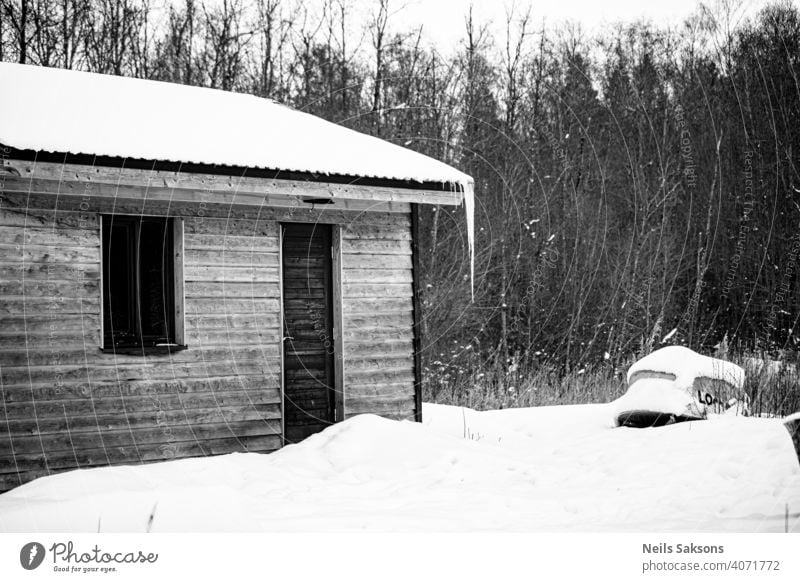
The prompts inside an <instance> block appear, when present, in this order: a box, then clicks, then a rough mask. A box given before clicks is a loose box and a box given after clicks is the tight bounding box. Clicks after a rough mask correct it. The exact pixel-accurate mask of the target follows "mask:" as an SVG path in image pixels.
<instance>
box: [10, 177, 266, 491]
mask: <svg viewBox="0 0 800 582" xmlns="http://www.w3.org/2000/svg"><path fill="white" fill-rule="evenodd" d="M37 200H38V201H39V202H40V203H41V204H40V206H41V208H39V209H36V208H35V207H32V204H34V205H35V203H36V201H37ZM108 202H109V201H105V200H101V199H97V198H86V199H73V200H70V199H69V198H68V197H67V198H61V199H60V200H58V201H56V200H55V198H54V197H52V198H47V197H43V198H36V197H35V196H34V197H27V199H26V200H25V203H24V205H23V204H22V200H21V199H20V198H19V197H18V196H17V195H15V194H14V193H13V192H11V193H9V191H8V189H6V190H5V191H4V192H3V193H2V196H0V293H2V300H1V301H0V380H1V381H2V384H0V491H5V490H7V489H10V488H12V487H14V486H16V485H19V484H21V483H24V482H27V481H29V480H31V479H33V478H36V477H38V476H42V475H47V474H50V473H53V472H58V471H64V470H69V469H74V468H78V467H94V466H102V465H108V464H116V463H125V464H132V463H147V462H151V461H158V460H163V459H172V458H181V457H191V456H202V455H211V454H224V453H230V452H235V451H257V452H268V451H273V450H276V449H277V448H279V447H280V446H281V394H280V349H281V345H280V328H279V297H280V280H279V268H278V267H279V264H278V257H279V254H278V248H279V244H280V243H279V236H278V222H277V221H276V220H274V213H272V214H271V216H270V217H268V218H266V219H262V218H261V217H260V216H259V215H257V214H253V213H248V215H247V216H246V217H242V216H237V208H238V207H224V212H223V211H221V210H220V209H219V208H217V207H216V206H215V205H205V204H203V205H194V206H195V208H193V209H190V208H188V207H187V206H184V207H183V210H184V211H185V213H184V214H183V215H182V216H184V217H185V219H184V268H183V271H184V272H183V275H184V294H185V305H184V307H185V341H186V343H187V345H188V349H186V350H182V351H176V352H173V353H172V354H164V355H148V356H142V355H123V354H116V355H115V354H110V353H104V352H102V351H101V350H100V349H99V346H100V327H101V321H102V315H101V281H100V276H101V275H100V271H101V269H100V248H101V244H100V243H101V241H100V220H99V215H100V214H102V213H105V212H112V211H117V212H125V210H124V209H129V210H134V207H135V206H137V203H130V202H126V201H125V200H122V199H120V200H118V201H117V202H118V203H115V204H114V205H112V206H110V205H109V204H108ZM112 202H113V201H112ZM150 208H151V209H152V210H153V211H154V212H153V214H156V215H157V214H159V212H158V211H159V210H160V211H161V212H162V213H163V214H167V215H172V216H181V214H179V213H175V212H174V211H175V208H170V209H169V211H167V208H166V207H165V206H152V205H151V206H150ZM140 209H141V208H140ZM131 213H132V214H136V212H131ZM206 214H212V215H216V216H206ZM267 214H269V213H267Z"/></svg>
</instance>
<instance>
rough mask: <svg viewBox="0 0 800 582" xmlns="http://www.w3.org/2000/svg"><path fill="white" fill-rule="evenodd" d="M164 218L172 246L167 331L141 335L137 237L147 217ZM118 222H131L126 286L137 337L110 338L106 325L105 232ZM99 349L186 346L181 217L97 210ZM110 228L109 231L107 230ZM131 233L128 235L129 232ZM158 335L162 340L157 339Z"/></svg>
mask: <svg viewBox="0 0 800 582" xmlns="http://www.w3.org/2000/svg"><path fill="white" fill-rule="evenodd" d="M156 220H166V221H167V229H168V233H169V242H168V244H170V243H171V247H172V250H171V252H170V253H169V254H167V257H169V263H170V264H169V265H167V266H166V267H165V269H164V270H165V271H166V275H165V277H166V279H167V285H168V291H167V292H168V294H169V299H170V302H171V305H169V306H167V308H168V309H169V311H170V312H171V313H172V317H171V318H170V320H171V321H170V323H171V326H170V327H171V333H170V334H169V336H168V337H166V338H158V337H157V336H143V335H142V334H141V327H140V326H141V318H140V314H139V310H140V308H141V300H140V298H139V293H140V290H141V289H140V271H139V266H140V262H139V260H138V252H139V248H140V245H139V240H140V239H139V237H140V236H141V230H142V223H143V222H147V221H156ZM115 222H116V223H117V224H119V223H120V222H122V223H126V224H129V225H132V227H133V233H132V239H133V240H132V241H131V240H129V241H128V244H129V250H128V261H129V264H128V271H129V274H130V275H129V277H130V279H129V290H130V295H131V299H130V300H129V304H130V305H129V314H130V317H131V319H133V326H134V327H133V329H134V330H135V331H134V333H133V336H134V337H135V338H138V340H136V339H135V340H134V341H131V342H119V341H118V342H117V343H116V344H115V343H113V342H112V337H111V335H110V334H111V332H110V330H107V329H106V309H107V304H106V301H107V289H106V285H107V279H108V273H107V265H106V256H105V252H106V244H107V242H106V236H107V235H106V232H107V230H106V229H107V228H110V225H111V224H114V223H115ZM99 226H100V233H99V234H100V289H99V291H100V350H101V351H103V352H111V353H117V354H132V355H147V354H161V353H170V352H174V351H178V350H183V349H186V348H187V346H186V344H185V329H184V302H185V296H184V273H183V219H182V218H180V217H169V216H151V215H138V214H137V215H128V214H101V215H100V225H99ZM109 232H110V231H109ZM129 236H131V235H129ZM158 339H161V340H166V341H157V340H158Z"/></svg>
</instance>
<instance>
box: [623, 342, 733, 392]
mask: <svg viewBox="0 0 800 582" xmlns="http://www.w3.org/2000/svg"><path fill="white" fill-rule="evenodd" d="M637 372H659V373H662V374H672V375H673V376H675V380H674V383H675V385H676V386H679V387H681V388H686V387H691V386H692V384H693V382H694V380H695V378H712V379H716V380H723V381H725V382H728V383H729V384H731V385H733V386H735V387H736V388H742V386H744V370H743V369H742V368H741V367H739V366H737V365H736V364H732V363H731V362H726V361H724V360H718V359H716V358H711V357H709V356H703V355H701V354H698V353H697V352H694V351H692V350H690V349H689V348H685V347H683V346H667V347H665V348H661V349H660V350H656V351H654V352H653V353H651V354H648V355H647V356H645V357H644V358H642V359H641V360H639V361H638V362H636V363H635V364H634V365H633V366H631V367H630V369H629V370H628V383H630V381H631V378H632V377H633V376H634V374H636V373H637Z"/></svg>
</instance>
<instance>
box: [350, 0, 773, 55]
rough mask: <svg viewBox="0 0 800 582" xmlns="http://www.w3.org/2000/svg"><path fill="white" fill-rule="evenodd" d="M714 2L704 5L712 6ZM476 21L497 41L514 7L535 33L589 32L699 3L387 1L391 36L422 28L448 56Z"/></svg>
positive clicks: (758, 0) (755, 4)
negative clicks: (547, 29)
mask: <svg viewBox="0 0 800 582" xmlns="http://www.w3.org/2000/svg"><path fill="white" fill-rule="evenodd" d="M713 2H714V0H707V1H706V3H707V4H710V5H713ZM766 3H767V0H742V1H741V2H739V4H741V7H740V8H739V9H738V10H737V11H736V14H737V15H742V14H746V15H750V14H754V13H755V12H757V11H758V9H759V8H761V7H762V6H764V5H765V4H766ZM354 4H355V5H354V8H355V12H361V13H362V15H363V16H361V17H362V18H363V17H366V16H367V15H368V14H369V13H370V11H371V10H372V9H373V6H374V4H373V3H372V2H370V1H369V0H354ZM470 4H472V5H473V6H474V10H473V13H474V15H475V17H476V21H478V22H491V23H492V24H491V26H490V28H489V30H490V32H491V33H493V35H494V36H495V38H496V39H498V40H500V39H503V38H504V37H505V21H506V12H507V10H508V9H509V8H511V7H512V6H514V7H515V8H516V12H517V13H518V14H521V13H524V12H525V11H526V10H527V9H528V7H531V17H532V18H531V20H532V22H531V24H532V26H533V30H538V29H540V28H541V25H542V22H543V21H544V22H545V24H546V25H548V26H555V25H558V24H559V23H561V22H564V21H571V22H573V23H578V24H580V26H581V28H582V29H584V30H585V31H587V32H590V31H593V30H596V29H597V28H599V27H602V26H604V25H608V24H613V23H615V22H619V21H622V22H632V21H636V20H641V19H645V20H651V21H653V22H654V23H657V24H661V25H677V24H680V23H681V22H682V21H683V20H684V19H685V18H686V17H687V16H689V15H690V14H692V13H694V12H695V11H696V10H697V9H698V7H699V5H700V2H699V0H667V1H665V0H656V1H647V0H515V1H514V0H391V3H390V8H391V9H392V10H396V13H395V14H394V15H393V16H392V18H391V19H390V22H389V27H390V29H391V30H392V31H395V32H400V31H403V30H408V29H413V28H416V27H418V26H420V25H422V26H423V36H424V37H425V38H426V39H427V40H428V41H429V42H431V43H433V44H434V45H435V46H436V47H437V48H438V49H439V50H441V51H443V52H445V53H447V52H450V51H451V50H453V49H454V48H456V47H457V46H458V43H459V41H460V40H461V39H462V38H463V36H464V17H465V15H466V14H467V12H468V11H469V6H470Z"/></svg>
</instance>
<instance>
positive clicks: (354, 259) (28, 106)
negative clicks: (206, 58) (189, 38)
mask: <svg viewBox="0 0 800 582" xmlns="http://www.w3.org/2000/svg"><path fill="white" fill-rule="evenodd" d="M0 87H2V90H0V154H1V155H2V164H1V165H0V253H2V255H0V289H2V300H0V396H1V398H0V403H1V404H2V408H0V491H5V490H8V489H10V488H12V487H15V486H17V485H19V484H22V483H25V482H27V481H30V480H31V479H34V478H36V477H39V476H43V475H49V474H52V473H56V472H59V471H65V470H70V469H75V468H82V467H96V466H103V465H113V464H132V463H147V462H152V461H158V460H164V459H177V458H184V457H197V456H205V455H219V454H225V453H232V452H246V451H247V452H264V453H266V452H270V451H274V450H276V449H279V448H280V447H282V446H283V445H285V444H289V443H295V442H297V441H299V440H301V439H303V438H305V437H307V436H309V435H311V434H313V433H316V432H318V431H320V430H322V429H324V428H325V427H326V426H328V425H330V424H331V423H334V422H337V421H340V420H342V419H346V418H348V417H350V416H353V415H357V414H361V413H374V414H380V415H382V416H385V417H388V418H394V419H416V420H420V418H421V393H420V363H419V340H420V338H419V333H418V330H419V325H418V324H419V318H420V308H419V288H418V283H417V266H416V264H417V259H418V249H417V246H416V242H417V232H416V229H417V218H416V217H417V212H418V209H419V206H420V205H421V204H434V205H459V204H462V203H465V207H466V208H467V209H468V210H469V208H470V207H471V204H470V203H471V191H472V181H471V179H470V178H469V177H468V176H466V175H465V174H462V173H461V172H459V171H457V170H455V169H453V168H451V167H449V166H447V165H445V164H443V163H441V162H438V161H436V160H433V159H431V158H428V157H426V156H423V155H420V154H418V153H415V152H413V151H410V150H408V149H405V148H403V147H399V146H397V145H394V144H391V143H388V142H385V141H382V140H379V139H376V138H373V137H370V136H366V135H363V134H360V133H357V132H354V131H352V130H349V129H346V128H344V127H342V126H339V125H336V124H333V123H329V122H327V121H324V120H321V119H319V118H316V117H314V116H311V115H308V114H305V113H302V112H299V111H296V110H293V109H290V108H288V107H285V106H283V105H280V104H278V103H275V102H272V101H270V100H266V99H260V98H256V97H253V96H250V95H243V94H236V93H228V92H223V91H217V90H211V89H204V88H196V87H186V86H181V85H175V84H170V83H161V82H154V81H145V80H137V79H129V78H123V77H113V76H105V75H96V74H90V73H83V72H75V71H66V70H59V69H49V68H44V67H33V66H25V65H16V64H7V63H0Z"/></svg>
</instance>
